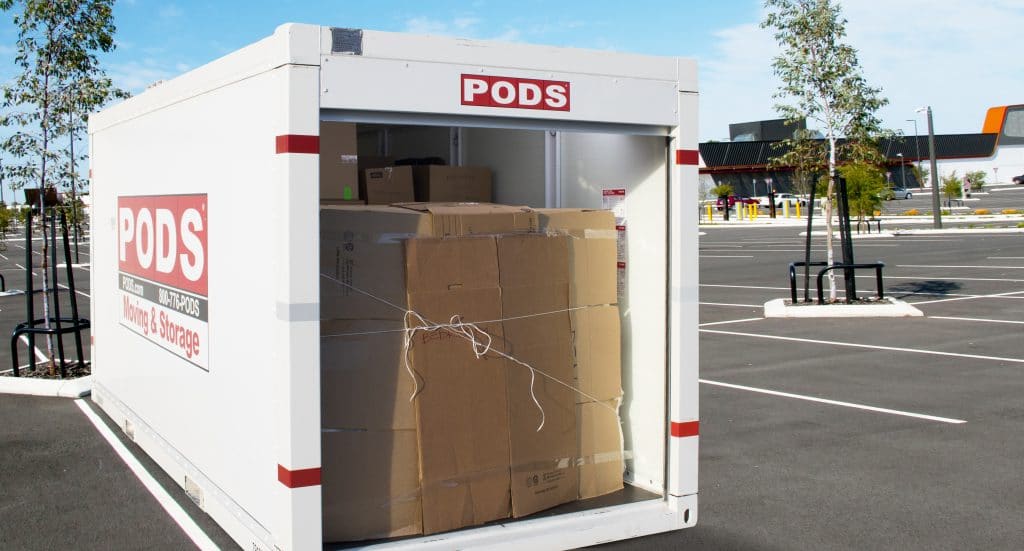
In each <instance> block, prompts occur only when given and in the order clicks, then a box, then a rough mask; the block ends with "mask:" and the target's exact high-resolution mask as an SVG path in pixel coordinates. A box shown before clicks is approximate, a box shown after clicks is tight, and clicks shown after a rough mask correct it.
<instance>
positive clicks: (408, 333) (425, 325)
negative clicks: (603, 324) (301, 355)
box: [320, 273, 619, 432]
mask: <svg viewBox="0 0 1024 551" xmlns="http://www.w3.org/2000/svg"><path fill="white" fill-rule="evenodd" d="M320 277H323V278H324V279H327V280H329V281H332V282H334V283H337V284H338V285H342V286H344V287H347V288H349V289H351V290H353V291H355V292H357V293H359V294H361V295H364V296H366V297H369V298H371V299H373V300H376V301H378V302H380V303H382V304H385V305H387V306H390V307H392V308H394V309H395V310H398V311H400V312H402V313H403V322H404V324H405V328H404V329H401V331H403V332H405V339H404V343H403V362H404V367H405V370H406V371H407V372H408V373H409V376H410V377H412V380H413V384H414V385H415V387H414V389H413V393H412V396H410V397H409V401H412V400H414V399H415V398H416V396H417V395H418V394H419V392H420V389H421V387H420V381H419V379H420V378H419V377H418V376H417V375H416V372H415V370H413V368H412V362H411V361H410V359H409V352H410V350H411V349H412V343H413V337H414V336H415V334H416V333H417V332H421V331H425V332H436V331H447V332H449V333H451V334H453V335H456V336H458V337H461V338H463V339H466V340H467V341H469V343H470V346H471V347H472V349H473V354H474V355H475V356H476V358H477V359H480V358H483V357H484V356H486V355H487V354H488V353H492V352H493V353H494V354H497V355H498V356H501V357H502V358H505V359H506V360H509V361H511V362H513V363H515V364H517V365H520V366H522V367H525V368H526V369H528V370H530V398H531V399H532V400H533V403H534V405H536V406H537V410H538V411H540V425H538V426H537V432H540V431H541V429H543V428H544V423H545V421H546V418H547V417H546V415H545V414H544V407H543V406H541V404H540V401H539V400H537V394H536V391H535V385H536V379H537V377H536V376H537V374H538V373H539V374H540V375H541V376H543V377H545V378H547V379H548V380H550V381H552V382H554V383H556V384H559V385H561V386H563V387H565V388H567V389H569V390H571V391H572V392H575V393H577V394H579V395H580V396H583V397H584V398H588V399H590V400H591V401H593V402H596V403H599V404H600V405H601V406H602V407H604V408H606V409H608V410H610V411H612V412H613V413H615V414H616V415H618V413H619V411H618V408H617V407H616V408H613V407H611V406H609V405H608V404H606V403H605V402H604V400H601V399H600V398H597V397H596V396H592V395H590V394H588V393H586V392H583V391H582V390H580V389H578V388H576V387H574V386H572V385H571V384H569V383H566V382H565V381H562V380H560V379H558V378H557V377H554V376H552V375H551V374H549V373H546V372H544V371H543V370H541V369H537V368H535V367H533V366H532V365H530V364H528V363H526V362H524V361H522V360H520V359H518V358H515V357H513V356H511V355H509V354H506V353H505V352H502V351H501V350H494V349H492V348H491V344H492V337H491V335H490V334H488V333H487V332H486V331H484V330H482V329H480V327H479V325H478V324H481V325H482V324H485V323H499V322H504V321H509V320H516V319H525V318H530V317H536V316H546V315H551V314H556V313H560V312H571V311H573V310H583V309H586V308H592V306H581V307H574V308H566V309H563V310H554V311H551V312H542V313H539V314H527V315H523V316H514V317H510V318H504V319H496V320H489V321H478V322H472V323H471V322H464V321H462V317H461V316H460V315H458V314H455V315H453V316H452V317H451V319H449V320H448V323H436V322H433V321H431V320H428V319H426V318H424V317H423V316H422V315H420V314H419V313H418V312H416V311H415V310H409V309H406V308H402V307H401V306H398V305H397V304H394V303H392V302H390V301H388V300H386V299H383V298H381V297H378V296H375V295H373V294H372V293H368V292H366V291H363V290H362V289H359V288H357V287H355V286H353V285H351V284H348V283H345V282H344V281H341V280H339V279H336V278H333V277H331V276H329V275H327V274H324V273H321V274H320ZM410 318H413V319H414V320H416V321H418V322H419V323H420V324H421V325H416V326H411V325H410V323H409V319H410ZM396 331H398V330H393V331H371V332H367V333H349V334H341V335H335V336H347V335H368V334H379V333H392V332H396ZM478 334H479V335H482V336H483V337H485V338H486V344H485V343H483V342H481V341H480V340H478V339H477V335H478Z"/></svg>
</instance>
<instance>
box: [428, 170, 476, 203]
mask: <svg viewBox="0 0 1024 551" xmlns="http://www.w3.org/2000/svg"><path fill="white" fill-rule="evenodd" d="M413 180H414V183H415V187H416V200H417V201H428V202H464V203H490V202H491V198H492V193H491V171H490V169H488V168H484V167H468V166H443V165H427V166H416V167H413Z"/></svg>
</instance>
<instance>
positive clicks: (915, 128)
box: [907, 119, 924, 186]
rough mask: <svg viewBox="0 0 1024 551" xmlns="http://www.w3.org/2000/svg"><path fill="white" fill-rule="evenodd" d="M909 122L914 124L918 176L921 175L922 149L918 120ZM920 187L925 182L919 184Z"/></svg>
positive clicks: (908, 120)
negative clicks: (919, 141)
mask: <svg viewBox="0 0 1024 551" xmlns="http://www.w3.org/2000/svg"><path fill="white" fill-rule="evenodd" d="M907 122H912V123H914V159H915V160H916V161H917V174H918V176H920V175H921V147H920V146H919V145H918V136H917V119H907ZM918 185H921V186H923V185H924V182H918Z"/></svg>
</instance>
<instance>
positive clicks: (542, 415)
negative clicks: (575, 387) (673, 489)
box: [497, 235, 579, 518]
mask: <svg viewBox="0 0 1024 551" xmlns="http://www.w3.org/2000/svg"><path fill="white" fill-rule="evenodd" d="M497 243H498V251H497V252H498V266H499V280H500V283H501V298H502V318H503V319H504V321H503V323H502V330H503V333H502V334H501V337H502V339H501V342H502V345H503V347H504V349H505V352H506V354H508V355H509V356H511V357H513V358H515V359H516V360H518V362H516V361H511V360H509V361H508V362H507V364H508V365H507V368H506V377H507V378H506V380H507V386H508V403H509V411H510V415H509V433H510V438H511V446H510V451H511V469H512V514H513V516H514V517H517V518H518V517H522V516H526V515H530V514H533V513H535V512H537V511H543V510H545V509H549V508H551V507H554V506H556V505H560V504H562V503H568V502H570V501H574V500H576V499H577V497H578V495H579V480H578V474H577V469H576V465H575V462H573V461H572V460H571V458H573V457H574V456H575V454H576V411H575V393H574V392H573V391H572V389H571V388H570V387H569V386H567V385H571V383H572V379H573V358H572V338H571V329H570V324H569V310H568V308H569V263H568V257H569V244H568V239H566V238H564V237H561V236H559V237H542V236H537V235H519V236H503V237H499V238H498V240H497ZM519 362H522V363H519ZM523 364H526V365H523ZM527 366H529V367H527ZM531 367H532V368H533V369H534V370H535V371H536V373H531V369H530V368H531ZM556 381H560V382H561V383H563V384H559V383H558V382H556ZM534 397H536V399H537V402H538V403H539V404H540V407H541V408H542V409H543V412H542V411H541V410H540V409H538V407H537V404H536V403H534V401H533V399H534ZM542 421H543V426H541V422H542Z"/></svg>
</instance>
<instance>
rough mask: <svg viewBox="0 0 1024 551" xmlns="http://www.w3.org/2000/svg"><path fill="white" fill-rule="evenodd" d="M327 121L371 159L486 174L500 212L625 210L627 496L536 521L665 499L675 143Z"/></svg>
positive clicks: (619, 213) (621, 221) (619, 219)
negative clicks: (349, 128)
mask: <svg viewBox="0 0 1024 551" xmlns="http://www.w3.org/2000/svg"><path fill="white" fill-rule="evenodd" d="M391 118H392V119H393V117H391ZM321 121H322V122H324V121H329V122H347V123H352V124H354V125H355V127H356V136H357V140H356V141H357V143H356V145H357V155H358V157H359V158H360V159H364V158H371V157H380V158H388V159H391V160H392V161H394V160H400V159H423V158H435V159H438V160H440V161H443V162H444V163H445V164H447V165H451V166H466V167H486V168H487V169H489V170H490V171H491V174H492V182H493V201H494V202H495V203H499V204H506V205H521V206H527V207H533V208H586V209H602V208H614V209H615V212H616V225H617V226H618V227H617V229H618V239H619V243H618V247H619V260H620V263H619V266H618V283H619V313H620V321H621V350H622V358H621V360H622V364H621V365H622V389H623V393H624V395H623V400H622V406H621V408H620V410H619V415H620V419H621V424H622V429H623V449H624V459H625V472H624V482H625V483H626V488H625V489H624V490H622V491H620V492H616V493H615V494H611V495H607V496H602V497H600V498H594V499H589V500H583V501H578V502H575V503H570V504H567V505H563V506H560V507H556V508H555V509H552V510H549V511H544V512H541V513H537V514H536V515H534V517H536V516H539V515H549V514H559V513H561V512H572V511H578V510H580V509H581V508H584V509H585V508H593V507H605V506H609V505H613V504H620V503H630V502H634V501H640V500H647V499H658V498H660V497H662V496H663V493H664V485H665V472H666V466H665V462H666V448H665V445H666V438H665V435H666V431H667V429H666V419H667V413H666V401H667V397H666V388H667V386H666V385H667V383H666V378H667V377H666V371H667V367H666V366H667V359H666V348H667V346H666V339H667V334H666V317H667V312H666V308H667V293H668V290H667V270H668V264H667V256H668V250H667V237H668V211H667V194H668V192H667V190H668V185H669V182H670V178H671V175H670V172H669V169H670V166H671V165H670V162H669V153H668V152H669V147H668V145H669V142H668V140H669V138H668V137H667V135H652V134H636V133H631V131H630V129H628V128H625V127H623V128H617V127H615V126H612V125H609V126H607V127H600V128H594V127H591V128H586V129H582V128H572V127H569V128H557V129H549V128H545V127H543V126H539V125H543V124H544V123H538V126H534V125H532V124H523V123H521V122H516V123H515V124H509V125H508V126H506V127H501V126H499V125H497V124H494V121H493V120H492V119H489V120H487V121H486V122H484V123H481V125H480V126H449V125H444V124H443V121H440V122H441V123H439V121H436V120H430V121H417V120H415V119H410V120H409V121H408V122H400V123H399V122H395V121H394V120H385V119H384V118H383V117H382V118H379V119H377V118H375V117H374V116H373V115H372V114H366V113H359V114H356V113H353V114H349V113H345V112H339V111H327V110H325V111H324V112H322V114H321ZM459 122H460V124H465V121H459ZM330 148H331V145H330V144H328V143H325V142H323V141H322V143H321V151H320V154H321V157H324V156H327V157H328V158H331V157H333V156H338V155H341V154H342V153H343V152H339V151H332V150H331V149H330ZM353 453H358V452H353ZM324 461H328V459H327V458H326V457H325V458H324ZM326 499H327V496H325V500H326ZM527 518H531V517H527Z"/></svg>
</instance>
